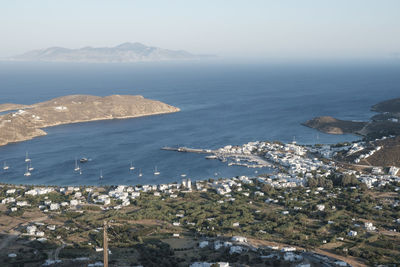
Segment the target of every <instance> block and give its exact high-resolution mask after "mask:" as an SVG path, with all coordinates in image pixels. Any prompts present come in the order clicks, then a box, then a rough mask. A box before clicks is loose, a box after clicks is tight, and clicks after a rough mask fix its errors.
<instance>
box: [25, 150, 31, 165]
mask: <svg viewBox="0 0 400 267" xmlns="http://www.w3.org/2000/svg"><path fill="white" fill-rule="evenodd" d="M29 161H31V159H30V158H29V156H28V151H26V153H25V162H29Z"/></svg>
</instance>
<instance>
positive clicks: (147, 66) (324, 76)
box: [0, 61, 400, 185]
mask: <svg viewBox="0 0 400 267" xmlns="http://www.w3.org/2000/svg"><path fill="white" fill-rule="evenodd" d="M399 84H400V63H399V62H396V61H386V62H383V61H382V62H358V63H357V62H356V63H355V62H341V63H338V62H336V63H321V62H320V63H299V62H297V63H265V62H264V63H260V62H257V63H255V62H253V63H249V62H247V63H246V62H223V61H214V62H208V61H207V62H204V61H188V62H180V63H176V62H175V63H136V64H83V63H82V64H65V63H64V64H63V63H20V62H3V63H0V103H7V102H11V103H19V104H33V103H36V102H40V101H46V100H49V99H51V98H54V97H59V96H63V95H70V94H91V95H99V96H106V95H111V94H133V95H143V96H144V97H146V98H150V99H156V100H160V101H163V102H166V103H168V104H170V105H173V106H176V107H179V108H180V109H181V112H178V113H173V114H165V115H157V116H149V117H142V118H135V119H126V120H110V121H96V122H88V123H78V124H71V125H61V126H57V127H51V128H46V129H45V131H46V132H47V133H48V135H47V136H44V137H39V138H35V139H33V140H29V141H26V142H20V143H15V144H9V145H6V146H2V147H0V166H1V167H2V166H3V162H4V161H6V162H7V165H9V166H10V169H9V170H7V171H4V170H2V168H1V169H0V182H3V183H13V184H42V185H99V184H100V185H101V184H111V185H112V184H129V185H133V184H160V183H168V182H174V181H177V182H179V181H181V179H182V177H181V174H186V175H187V177H186V178H191V179H192V180H197V179H208V178H219V177H233V176H238V175H250V176H253V175H255V169H252V168H246V167H239V166H228V165H227V163H226V162H225V163H223V162H220V161H218V160H206V159H205V158H204V157H205V155H204V154H190V153H179V152H172V151H163V150H161V148H162V147H163V146H170V147H178V146H187V147H192V148H209V149H216V148H219V147H223V146H225V145H241V144H244V143H247V142H250V141H257V140H260V141H263V140H270V141H274V140H278V141H282V142H291V141H293V140H296V141H297V142H298V143H300V144H314V143H324V144H327V143H328V144H329V143H336V142H342V141H353V140H357V139H359V137H357V136H353V135H327V134H323V133H318V132H317V131H315V130H313V129H310V128H307V127H304V126H302V125H301V123H302V122H304V121H306V120H308V119H311V118H313V117H315V116H323V115H331V116H334V117H337V118H340V119H345V120H367V119H368V118H369V117H370V116H372V115H373V113H372V112H371V111H370V107H371V105H373V104H375V103H377V102H379V101H382V100H385V99H390V98H394V97H399V96H400V88H399ZM26 151H28V152H29V157H30V158H31V160H32V166H33V167H34V168H35V170H34V171H32V175H31V176H30V177H25V176H24V172H25V169H26V163H25V161H24V159H25V152H26ZM82 157H86V158H88V159H89V162H87V163H85V164H80V166H81V168H82V174H80V173H79V172H74V165H75V158H77V159H79V158H82ZM131 161H133V165H134V166H135V170H133V171H130V170H129V168H130V163H131ZM155 167H157V169H158V170H159V171H160V173H161V174H160V175H158V176H155V175H154V174H153V173H154V168H155ZM139 170H141V172H142V173H143V176H142V177H139V176H138V173H139ZM267 171H268V170H267V169H260V170H258V172H259V173H262V172H267ZM100 172H102V175H103V179H99V176H100Z"/></svg>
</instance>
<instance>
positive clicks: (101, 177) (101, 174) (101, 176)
mask: <svg viewBox="0 0 400 267" xmlns="http://www.w3.org/2000/svg"><path fill="white" fill-rule="evenodd" d="M99 178H100V179H103V170H100V176H99Z"/></svg>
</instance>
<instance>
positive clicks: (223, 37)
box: [0, 0, 400, 58]
mask: <svg viewBox="0 0 400 267" xmlns="http://www.w3.org/2000/svg"><path fill="white" fill-rule="evenodd" d="M123 42H141V43H144V44H146V45H151V46H158V47H162V48H168V49H184V50H187V51H189V52H193V53H208V54H217V55H219V56H222V57H232V56H238V57H263V58H270V57H278V58H280V57H284V58H308V57H311V58H319V57H322V58H331V57H333V58H337V57H339V58H346V57H367V58H376V57H378V58H379V57H384V58H385V57H386V58H387V57H390V56H391V55H394V54H396V53H400V0H243V1H236V0H225V1H223V0H210V1H208V0H201V1H200V0H198V1H194V0H193V1H191V0H182V1H178V0H160V1H157V0H144V1H135V0H107V1H106V0H67V1H63V0H47V1H45V0H33V1H32V0H26V1H19V0H0V57H5V56H11V55H14V54H18V53H22V52H25V51H27V50H32V49H39V48H47V47H50V46H63V47H68V48H79V47H83V46H115V45H117V44H120V43H123Z"/></svg>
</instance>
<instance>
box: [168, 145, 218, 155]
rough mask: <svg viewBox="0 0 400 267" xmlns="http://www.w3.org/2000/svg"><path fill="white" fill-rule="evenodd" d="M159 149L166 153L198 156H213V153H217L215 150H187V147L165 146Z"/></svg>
mask: <svg viewBox="0 0 400 267" xmlns="http://www.w3.org/2000/svg"><path fill="white" fill-rule="evenodd" d="M161 149H162V150H168V151H178V152H188V153H200V154H215V153H218V151H217V150H211V149H199V148H189V147H168V146H165V147H162V148H161Z"/></svg>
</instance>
